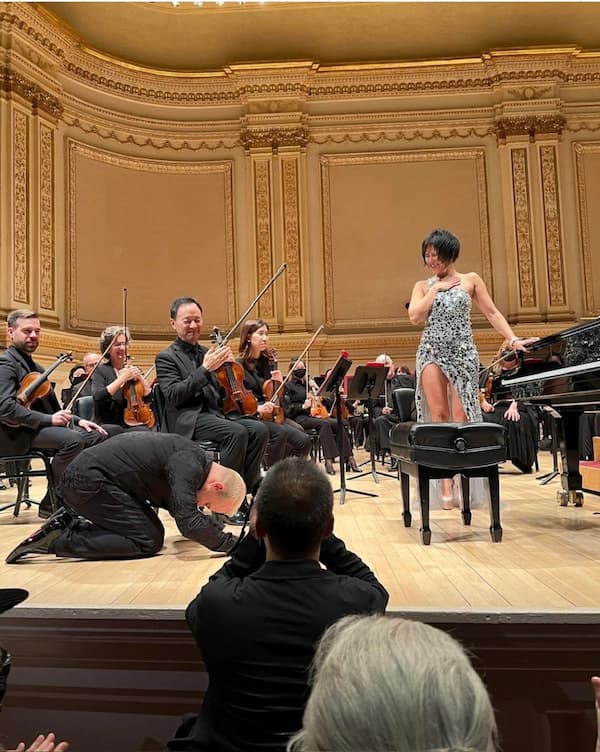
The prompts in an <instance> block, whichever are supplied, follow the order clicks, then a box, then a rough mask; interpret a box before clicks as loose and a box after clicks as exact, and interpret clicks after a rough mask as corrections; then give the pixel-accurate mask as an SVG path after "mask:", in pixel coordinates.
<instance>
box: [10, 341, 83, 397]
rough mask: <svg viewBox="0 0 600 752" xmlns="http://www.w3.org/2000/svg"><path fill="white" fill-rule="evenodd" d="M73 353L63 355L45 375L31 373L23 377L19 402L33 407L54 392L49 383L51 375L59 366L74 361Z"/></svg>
mask: <svg viewBox="0 0 600 752" xmlns="http://www.w3.org/2000/svg"><path fill="white" fill-rule="evenodd" d="M72 355H73V353H71V352H68V353H64V354H63V353H61V354H60V355H59V356H58V358H57V359H56V360H55V361H54V363H53V364H52V365H51V366H48V368H46V370H45V371H44V372H43V373H38V372H37V371H31V373H28V374H27V375H26V376H24V377H23V379H22V381H21V383H20V384H19V390H18V392H17V402H19V403H20V404H21V405H23V407H31V405H32V404H33V403H34V402H36V401H37V400H39V399H44V397H47V396H48V395H49V394H50V392H51V391H52V385H51V384H50V382H49V381H48V377H49V376H50V374H51V373H52V372H53V371H55V370H56V369H57V368H58V366H60V365H61V364H62V363H65V362H66V361H69V360H72V359H73V358H72Z"/></svg>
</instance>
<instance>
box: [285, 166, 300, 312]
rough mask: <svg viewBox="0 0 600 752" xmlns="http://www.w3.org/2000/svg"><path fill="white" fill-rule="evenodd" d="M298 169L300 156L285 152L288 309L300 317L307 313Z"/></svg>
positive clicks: (286, 285)
mask: <svg viewBox="0 0 600 752" xmlns="http://www.w3.org/2000/svg"><path fill="white" fill-rule="evenodd" d="M298 172H299V158H298V156H295V155H294V156H285V157H283V158H282V160H281V193H282V200H283V253H284V261H285V262H286V263H287V270H286V274H285V290H286V299H285V306H286V311H285V312H286V317H288V318H300V317H301V316H303V315H304V310H303V305H302V300H303V294H302V284H301V280H302V275H301V248H300V203H299V190H298V179H299V175H298Z"/></svg>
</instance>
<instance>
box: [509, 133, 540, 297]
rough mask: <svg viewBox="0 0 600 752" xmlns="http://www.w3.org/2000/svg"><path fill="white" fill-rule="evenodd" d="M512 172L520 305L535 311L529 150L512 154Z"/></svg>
mask: <svg viewBox="0 0 600 752" xmlns="http://www.w3.org/2000/svg"><path fill="white" fill-rule="evenodd" d="M511 170H512V187H513V201H514V217H515V242H516V249H517V268H518V273H519V295H520V305H521V306H522V307H524V308H533V307H534V306H535V305H536V294H535V280H534V265H533V244H532V240H531V206H530V200H529V177H528V168H527V150H526V149H525V148H521V149H513V150H512V151H511Z"/></svg>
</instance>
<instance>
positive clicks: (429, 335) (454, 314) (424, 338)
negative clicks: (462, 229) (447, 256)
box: [415, 277, 481, 422]
mask: <svg viewBox="0 0 600 752" xmlns="http://www.w3.org/2000/svg"><path fill="white" fill-rule="evenodd" d="M437 281H438V280H437V277H431V278H430V279H428V280H427V284H428V286H429V287H431V286H432V285H433V284H434V283H435V282H437ZM429 363H436V364H437V365H438V366H439V367H440V368H441V369H442V371H443V372H444V374H445V375H446V376H447V377H448V381H449V382H450V383H451V384H452V385H453V386H454V387H456V391H457V393H458V396H459V397H460V400H461V402H462V404H463V407H464V410H465V413H466V415H467V419H468V420H469V421H475V420H481V407H480V404H479V355H478V353H477V349H476V348H475V343H474V342H473V331H472V329H471V296H470V295H469V293H468V292H467V291H466V290H464V289H463V288H462V287H452V288H450V289H449V290H444V291H443V292H438V294H437V295H436V296H435V300H434V301H433V305H432V306H431V311H430V312H429V317H428V319H427V324H426V325H425V329H424V330H423V334H422V335H421V342H420V344H419V348H418V350H417V358H416V376H417V387H416V395H415V400H416V407H417V420H418V421H419V422H426V421H428V420H429V419H430V412H429V406H428V404H427V399H426V398H425V395H424V393H423V388H422V386H421V375H422V373H423V369H424V368H425V366H427V365H428V364H429ZM451 420H452V417H451Z"/></svg>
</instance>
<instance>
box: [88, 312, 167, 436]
mask: <svg viewBox="0 0 600 752" xmlns="http://www.w3.org/2000/svg"><path fill="white" fill-rule="evenodd" d="M111 342H112V345H111ZM130 342H131V337H130V335H129V329H124V328H123V327H122V326H109V327H108V328H107V329H105V330H104V331H103V332H102V334H101V335H100V352H106V350H107V348H108V347H109V345H110V350H108V353H107V354H106V357H105V358H104V360H103V361H102V363H101V364H100V365H99V366H98V368H96V370H95V372H94V375H93V376H92V396H93V397H94V416H95V418H96V420H97V421H98V423H100V424H101V425H103V426H105V427H107V430H108V431H109V433H110V434H111V435H113V434H115V433H120V431H119V430H115V429H114V428H112V427H113V426H117V427H118V429H120V430H121V431H145V430H148V429H150V428H152V426H153V425H154V421H153V416H152V411H151V408H150V401H151V399H152V390H151V388H150V384H149V383H148V382H147V381H146V379H145V377H144V374H143V373H142V372H141V371H140V369H139V368H138V367H137V366H135V365H133V363H131V362H129V360H128V355H127V348H128V346H129V343H130ZM126 389H127V390H131V389H135V395H133V398H134V399H135V400H137V401H138V402H139V405H140V413H143V414H144V415H147V416H148V424H144V423H143V421H140V423H141V425H135V426H132V425H128V424H127V423H126V420H125V419H126V410H127V407H128V404H129V403H128V400H127V395H126V391H125V390H126ZM130 402H131V400H130Z"/></svg>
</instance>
